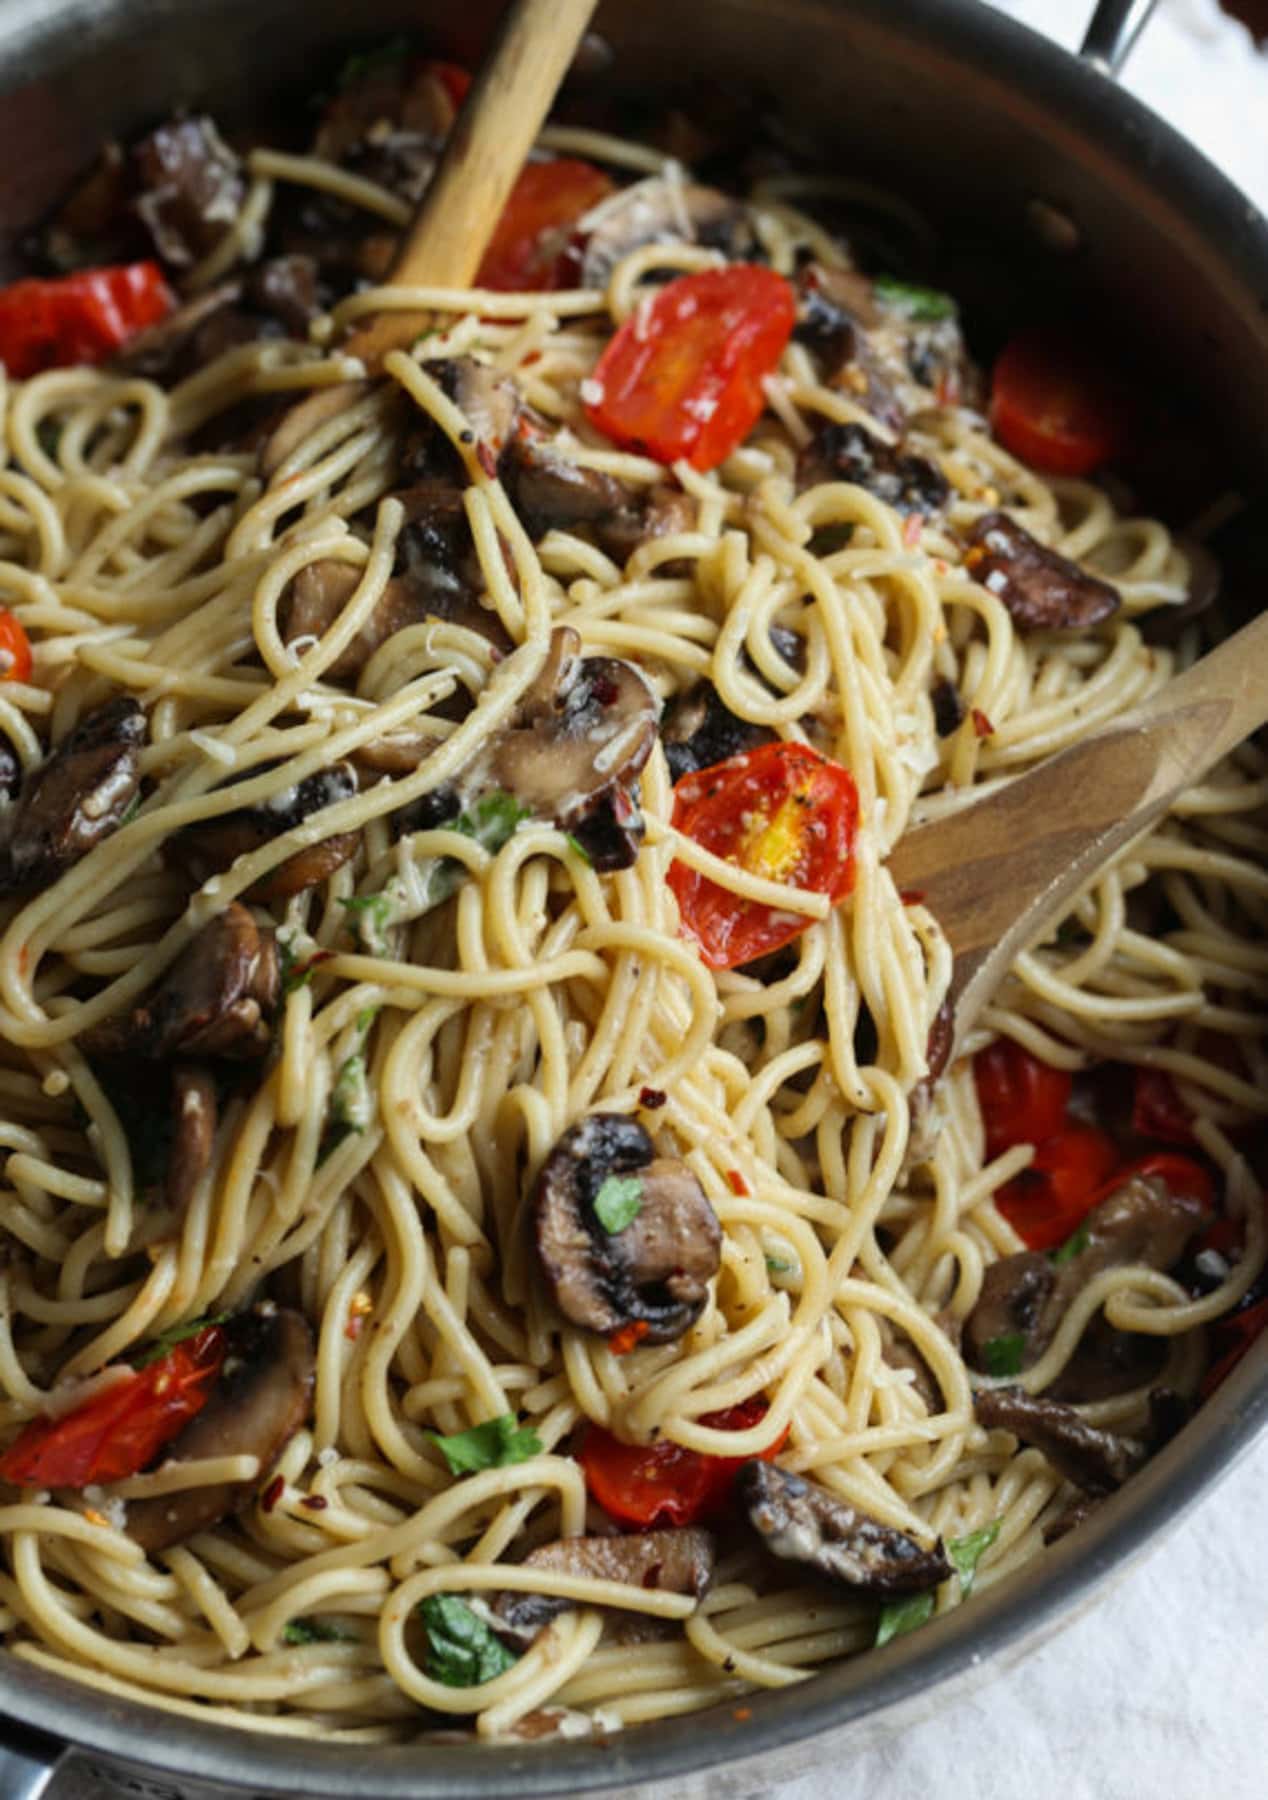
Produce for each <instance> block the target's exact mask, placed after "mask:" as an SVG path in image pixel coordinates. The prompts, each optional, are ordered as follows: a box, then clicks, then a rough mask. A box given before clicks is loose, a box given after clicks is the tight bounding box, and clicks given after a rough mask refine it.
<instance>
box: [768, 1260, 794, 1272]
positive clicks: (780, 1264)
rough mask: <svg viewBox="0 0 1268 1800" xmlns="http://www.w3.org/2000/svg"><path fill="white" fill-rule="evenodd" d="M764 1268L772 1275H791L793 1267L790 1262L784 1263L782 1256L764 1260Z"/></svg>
mask: <svg viewBox="0 0 1268 1800" xmlns="http://www.w3.org/2000/svg"><path fill="white" fill-rule="evenodd" d="M766 1267H767V1268H768V1269H769V1271H770V1273H771V1274H772V1275H791V1274H792V1267H793V1266H792V1264H791V1263H790V1262H786V1261H785V1260H784V1258H783V1257H782V1256H768V1257H767V1258H766Z"/></svg>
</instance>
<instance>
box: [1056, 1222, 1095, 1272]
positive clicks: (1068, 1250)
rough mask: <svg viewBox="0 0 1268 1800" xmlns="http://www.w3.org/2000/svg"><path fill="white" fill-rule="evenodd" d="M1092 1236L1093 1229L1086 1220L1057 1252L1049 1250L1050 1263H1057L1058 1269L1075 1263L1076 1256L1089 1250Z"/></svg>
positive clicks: (1060, 1245)
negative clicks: (1063, 1265)
mask: <svg viewBox="0 0 1268 1800" xmlns="http://www.w3.org/2000/svg"><path fill="white" fill-rule="evenodd" d="M1091 1235H1092V1233H1091V1229H1090V1227H1089V1225H1088V1223H1087V1220H1086V1219H1085V1220H1084V1221H1083V1223H1082V1225H1079V1226H1077V1227H1076V1228H1075V1230H1073V1231H1072V1232H1071V1233H1070V1235H1069V1237H1068V1238H1067V1239H1066V1241H1065V1243H1064V1244H1059V1245H1058V1246H1057V1248H1056V1249H1055V1250H1049V1252H1048V1261H1049V1262H1050V1263H1055V1264H1056V1266H1057V1267H1058V1268H1060V1267H1061V1265H1062V1263H1068V1262H1073V1261H1074V1259H1075V1257H1076V1256H1079V1255H1081V1253H1082V1252H1083V1251H1084V1250H1086V1249H1087V1247H1088V1240H1089V1239H1090V1237H1091Z"/></svg>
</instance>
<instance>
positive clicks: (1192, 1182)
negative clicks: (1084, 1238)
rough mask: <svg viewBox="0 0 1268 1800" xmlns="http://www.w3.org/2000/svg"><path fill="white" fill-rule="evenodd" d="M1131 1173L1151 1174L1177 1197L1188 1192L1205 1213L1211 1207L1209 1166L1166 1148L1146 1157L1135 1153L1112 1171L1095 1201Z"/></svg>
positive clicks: (1127, 1178) (1122, 1181)
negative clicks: (1111, 1178) (1112, 1176)
mask: <svg viewBox="0 0 1268 1800" xmlns="http://www.w3.org/2000/svg"><path fill="white" fill-rule="evenodd" d="M1134 1175H1143V1176H1145V1177H1146V1178H1148V1177H1150V1176H1152V1177H1153V1179H1154V1180H1155V1181H1161V1182H1163V1183H1164V1184H1165V1185H1166V1187H1167V1188H1169V1189H1170V1191H1171V1192H1172V1193H1173V1194H1175V1195H1177V1196H1179V1195H1182V1194H1188V1195H1190V1196H1191V1197H1192V1198H1193V1199H1194V1200H1200V1201H1201V1202H1202V1205H1203V1206H1204V1207H1205V1208H1206V1210H1207V1212H1212V1211H1214V1208H1215V1182H1214V1180H1213V1179H1212V1177H1211V1172H1210V1170H1209V1169H1207V1168H1205V1167H1204V1165H1203V1164H1202V1163H1200V1162H1195V1161H1194V1159H1193V1157H1191V1156H1177V1155H1175V1153H1174V1152H1172V1151H1169V1150H1158V1151H1155V1152H1153V1154H1152V1155H1149V1156H1138V1157H1137V1158H1136V1160H1135V1161H1134V1162H1129V1163H1124V1165H1123V1167H1122V1168H1121V1169H1118V1170H1117V1171H1116V1172H1115V1175H1114V1179H1113V1181H1112V1182H1110V1183H1108V1184H1107V1185H1106V1187H1105V1188H1104V1189H1103V1190H1102V1192H1101V1193H1099V1194H1098V1195H1097V1196H1096V1198H1097V1200H1098V1201H1100V1200H1104V1199H1107V1198H1108V1196H1109V1195H1110V1194H1111V1193H1112V1192H1113V1190H1114V1189H1115V1188H1119V1187H1122V1185H1123V1183H1124V1182H1125V1181H1130V1180H1131V1179H1132V1177H1133V1176H1134Z"/></svg>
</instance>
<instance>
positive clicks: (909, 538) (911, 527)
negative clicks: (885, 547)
mask: <svg viewBox="0 0 1268 1800" xmlns="http://www.w3.org/2000/svg"><path fill="white" fill-rule="evenodd" d="M924 528H925V520H924V514H923V513H908V514H907V517H906V518H905V519H904V520H903V543H904V544H906V546H907V548H908V549H909V550H914V549H915V548H916V545H917V544H918V543H919V542H920V534H921V532H922V531H923V530H924Z"/></svg>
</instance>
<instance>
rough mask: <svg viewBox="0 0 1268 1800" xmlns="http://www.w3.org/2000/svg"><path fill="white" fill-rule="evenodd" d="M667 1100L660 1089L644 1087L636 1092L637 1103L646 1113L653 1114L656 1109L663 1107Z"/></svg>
mask: <svg viewBox="0 0 1268 1800" xmlns="http://www.w3.org/2000/svg"><path fill="white" fill-rule="evenodd" d="M668 1098H669V1096H668V1095H667V1094H666V1093H665V1092H664V1090H663V1089H661V1088H649V1087H645V1088H640V1089H639V1090H638V1103H639V1105H640V1106H642V1107H645V1108H646V1110H647V1111H648V1112H655V1110H656V1108H657V1107H658V1106H663V1105H664V1104H665V1101H666V1100H667V1099H668Z"/></svg>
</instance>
